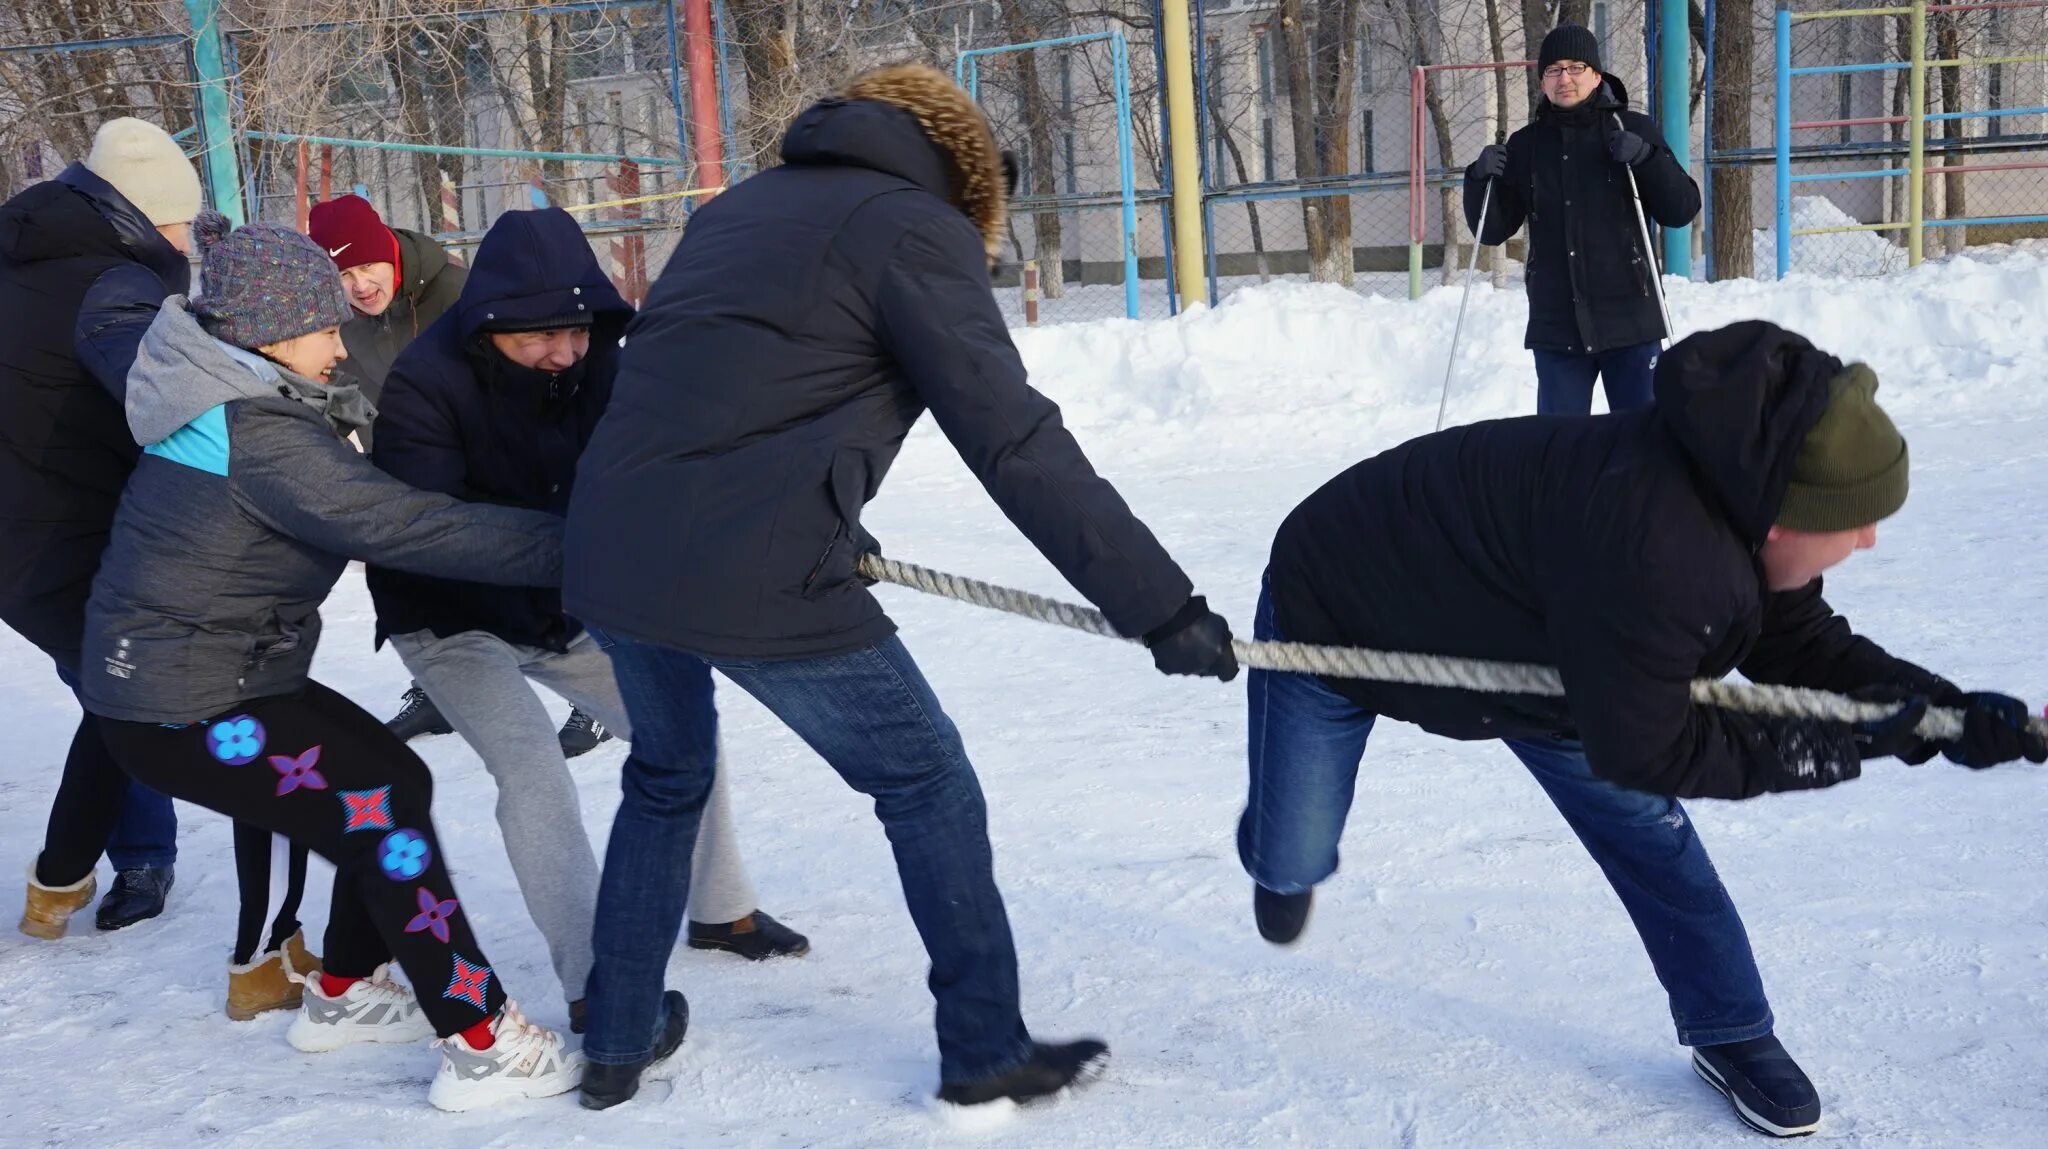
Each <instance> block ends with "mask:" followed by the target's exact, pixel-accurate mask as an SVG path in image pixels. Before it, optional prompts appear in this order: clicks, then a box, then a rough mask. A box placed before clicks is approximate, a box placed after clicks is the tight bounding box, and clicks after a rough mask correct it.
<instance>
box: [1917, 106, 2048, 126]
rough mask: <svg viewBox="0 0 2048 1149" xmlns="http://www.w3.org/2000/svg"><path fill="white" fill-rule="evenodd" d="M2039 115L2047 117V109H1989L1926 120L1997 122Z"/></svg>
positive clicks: (1945, 114)
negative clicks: (2009, 118) (2008, 118)
mask: <svg viewBox="0 0 2048 1149" xmlns="http://www.w3.org/2000/svg"><path fill="white" fill-rule="evenodd" d="M2040 115H2048V108H1991V109H1989V110H1987V111H1982V112H1937V113H1935V114H1934V115H1931V116H1929V117H1927V119H1928V121H1929V122H1930V123H1931V122H1933V121H1935V120H1997V119H2003V118H2004V117H2006V116H2040Z"/></svg>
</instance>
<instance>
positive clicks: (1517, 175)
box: [1465, 76, 1700, 353]
mask: <svg viewBox="0 0 2048 1149" xmlns="http://www.w3.org/2000/svg"><path fill="white" fill-rule="evenodd" d="M1617 116H1619V117H1620V118H1621V122H1622V124H1623V125H1624V126H1626V127H1627V128H1628V130H1629V131H1631V132H1633V133H1635V134H1636V135H1638V136H1641V137H1642V138H1643V139H1644V140H1645V141H1646V142H1648V143H1649V144H1650V145H1651V146H1652V148H1653V149H1654V152H1653V154H1652V155H1651V156H1650V158H1649V159H1647V160H1644V161H1643V162H1642V163H1641V164H1639V165H1637V166H1636V168H1635V179H1636V185H1637V186H1638V187H1639V188H1640V189H1641V191H1642V196H1643V210H1644V211H1645V212H1646V213H1647V214H1648V215H1649V218H1650V220H1651V221H1652V222H1654V223H1658V224H1662V225H1663V226H1665V227H1683V226H1685V225H1686V224H1688V223H1691V222H1692V219H1693V217H1694V216H1696V215H1698V214H1699V210H1700V192H1699V187H1698V186H1697V185H1695V184H1694V183H1693V181H1692V177H1691V176H1689V175H1687V174H1686V171H1685V169H1684V168H1683V167H1680V166H1679V163H1678V159H1677V157H1676V156H1674V155H1672V154H1671V149H1670V148H1668V147H1666V146H1665V145H1664V137H1663V133H1661V132H1659V131H1658V130H1657V124H1656V122H1655V121H1654V120H1652V119H1650V117H1648V116H1645V115H1642V114H1641V113H1638V112H1632V111H1629V110H1628V89H1627V88H1625V87H1623V86H1622V83H1621V81H1620V80H1618V79H1616V78H1614V77H1612V76H1609V77H1607V79H1606V80H1605V82H1604V83H1603V84H1602V86H1601V87H1600V89H1599V90H1598V91H1596V92H1594V94H1593V96H1592V97H1591V98H1590V99H1588V100H1587V101H1586V102H1585V103H1583V104H1581V105H1579V106H1578V107H1576V108H1572V109H1569V110H1565V109H1561V108H1558V107H1555V106H1553V105H1552V104H1551V103H1550V102H1549V101H1548V100H1543V101H1540V102H1539V103H1538V106H1537V110H1536V119H1535V122H1534V123H1531V124H1530V125H1529V126H1527V127H1525V128H1523V129H1522V130H1521V131H1518V132H1516V133H1515V134H1514V135H1512V136H1509V137H1508V143H1507V148H1508V168H1507V172H1506V173H1505V174H1503V175H1502V176H1501V177H1500V179H1498V180H1495V181H1492V182H1493V184H1494V188H1493V201H1492V203H1491V204H1490V205H1488V206H1487V211H1486V228H1485V230H1484V231H1483V232H1480V233H1479V242H1481V243H1484V244H1497V243H1506V242H1507V240H1508V237H1509V236H1511V235H1513V234H1515V233H1516V232H1517V231H1520V230H1521V228H1522V224H1523V223H1524V221H1526V222H1527V223H1528V225H1529V254H1528V262H1527V266H1526V269H1525V278H1526V283H1525V288H1526V290H1527V291H1528V293H1529V332H1528V337H1527V339H1526V340H1525V344H1526V345H1527V346H1528V347H1531V348H1534V349H1537V350H1543V351H1578V352H1589V353H1597V352H1601V351H1607V350H1610V349H1612V348H1616V347H1630V346H1634V345H1636V344H1639V343H1653V342H1655V341H1657V340H1659V339H1662V338H1665V337H1666V336H1667V335H1668V334H1669V333H1667V332H1666V331H1665V330H1664V316H1663V313H1662V311H1661V310H1660V309H1659V308H1658V306H1657V297H1656V295H1655V293H1654V291H1653V288H1652V283H1651V278H1652V277H1653V276H1655V275H1657V274H1658V272H1657V261H1656V259H1655V258H1654V256H1653V255H1652V254H1651V253H1650V252H1648V251H1645V250H1644V248H1643V236H1642V226H1641V224H1640V223H1639V222H1638V221H1637V219H1636V209H1635V204H1634V202H1633V196H1632V195H1631V193H1630V189H1629V172H1628V169H1626V168H1624V167H1623V166H1622V165H1621V164H1618V163H1615V162H1614V159H1613V157H1612V156H1610V155H1609V154H1608V151H1607V135H1608V133H1609V132H1612V131H1613V130H1614V121H1615V117H1617ZM1487 183H1488V181H1487V180H1484V179H1481V178H1479V177H1477V176H1475V175H1473V174H1472V173H1471V171H1470V169H1467V171H1466V175H1465V223H1466V225H1467V226H1468V227H1472V228H1475V229H1476V228H1478V226H1479V209H1480V206H1481V204H1482V202H1483V201H1484V199H1485V195H1486V186H1487Z"/></svg>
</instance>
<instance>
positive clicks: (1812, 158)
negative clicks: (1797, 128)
mask: <svg viewBox="0 0 2048 1149" xmlns="http://www.w3.org/2000/svg"><path fill="white" fill-rule="evenodd" d="M2044 148H2048V134H2042V133H2039V132H2029V133H2026V134H2022V135H2007V136H1971V137H1969V138H1967V139H1942V138H1940V137H1936V136H1929V137H1928V138H1927V145H1926V151H1927V154H1928V155H1937V154H1947V153H1949V152H1972V153H1974V152H1983V153H1985V154H1986V155H1996V154H2000V153H2004V152H2038V151H2041V150H2043V149H2044ZM1910 151H1911V145H1910V144H1909V143H1908V141H1906V140H1903V139H1900V140H1849V141H1847V142H1838V143H1828V144H1800V145H1798V146H1796V147H1794V148H1793V149H1792V160H1793V162H1795V163H1811V162H1816V161H1825V160H1851V159H1868V158H1870V157H1872V156H1903V155H1906V154H1907V153H1908V152H1910ZM1777 155H1778V153H1777V149H1776V148H1773V147H1770V146H1768V145H1766V146H1764V147H1757V148H1729V149H1726V150H1724V151H1718V152H1714V153H1713V154H1712V155H1711V156H1710V157H1709V159H1708V162H1710V163H1715V164H1721V165H1724V166H1725V165H1729V164H1745V163H1766V164H1769V163H1776V162H1777Z"/></svg>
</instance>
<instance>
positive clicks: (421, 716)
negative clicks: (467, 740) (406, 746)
mask: <svg viewBox="0 0 2048 1149" xmlns="http://www.w3.org/2000/svg"><path fill="white" fill-rule="evenodd" d="M384 728H385V729H386V730H389V731H391V732H392V733H393V734H396V735H398V738H399V741H401V742H410V741H412V740H413V739H415V738H426V737H428V736H430V735H434V734H453V733H455V728H454V727H453V726H450V725H448V720H447V719H446V718H443V717H441V708H440V707H438V706H435V705H434V700H433V699H431V698H428V697H427V692H426V691H424V690H421V689H420V688H419V687H418V686H417V685H414V686H412V687H410V688H408V689H407V690H406V692H405V705H403V706H401V707H399V708H398V714H397V716H395V717H394V718H392V719H391V721H389V722H386V723H385V724H384Z"/></svg>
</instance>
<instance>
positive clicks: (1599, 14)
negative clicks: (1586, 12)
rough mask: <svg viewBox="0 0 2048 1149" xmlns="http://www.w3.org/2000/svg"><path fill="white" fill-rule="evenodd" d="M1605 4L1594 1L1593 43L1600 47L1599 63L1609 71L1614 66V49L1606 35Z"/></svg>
mask: <svg viewBox="0 0 2048 1149" xmlns="http://www.w3.org/2000/svg"><path fill="white" fill-rule="evenodd" d="M1607 29H1608V21H1607V3H1606V0H1596V2H1595V3H1594V5H1593V41H1594V42H1595V43H1597V44H1599V45H1600V63H1601V65H1602V66H1604V67H1606V68H1607V69H1609V70H1610V71H1611V70H1613V68H1614V65H1615V59H1614V48H1613V45H1612V44H1611V43H1610V41H1609V37H1608V35H1607Z"/></svg>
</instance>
